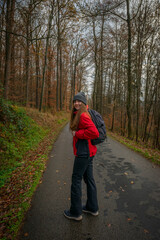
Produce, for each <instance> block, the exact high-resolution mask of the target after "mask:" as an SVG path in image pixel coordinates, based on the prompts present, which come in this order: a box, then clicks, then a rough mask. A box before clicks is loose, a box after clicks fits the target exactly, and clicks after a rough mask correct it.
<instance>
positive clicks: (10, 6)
mask: <svg viewBox="0 0 160 240" xmlns="http://www.w3.org/2000/svg"><path fill="white" fill-rule="evenodd" d="M14 9H15V0H12V1H11V0H7V15H6V46H5V70H4V98H6V99H8V93H9V77H10V58H11V33H10V32H12V28H13V24H14Z"/></svg>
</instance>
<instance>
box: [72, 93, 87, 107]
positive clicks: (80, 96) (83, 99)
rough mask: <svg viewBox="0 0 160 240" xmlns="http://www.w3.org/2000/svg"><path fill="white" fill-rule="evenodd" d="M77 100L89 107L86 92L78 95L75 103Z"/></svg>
mask: <svg viewBox="0 0 160 240" xmlns="http://www.w3.org/2000/svg"><path fill="white" fill-rule="evenodd" d="M76 100H79V101H81V102H83V103H84V104H85V105H87V99H86V97H85V94H84V92H79V93H77V94H76V95H75V96H74V98H73V102H74V101H76Z"/></svg>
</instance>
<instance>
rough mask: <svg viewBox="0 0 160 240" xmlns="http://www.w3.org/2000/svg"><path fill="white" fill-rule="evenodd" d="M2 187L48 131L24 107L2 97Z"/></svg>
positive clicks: (0, 131) (0, 124)
mask: <svg viewBox="0 0 160 240" xmlns="http://www.w3.org/2000/svg"><path fill="white" fill-rule="evenodd" d="M0 106H1V107H0V119H1V121H0V159H1V166H0V187H2V186H3V185H4V184H5V182H6V181H7V180H8V179H9V177H10V175H11V173H12V172H13V171H14V170H15V169H16V167H19V166H21V165H22V164H23V161H22V159H23V157H24V156H25V154H26V153H27V152H28V151H29V150H30V149H35V148H36V147H37V145H38V144H39V142H40V141H41V140H42V139H43V138H44V136H46V134H47V133H48V130H47V129H43V128H42V127H41V126H38V125H37V124H36V123H35V121H33V120H32V119H31V118H30V117H29V116H27V115H26V110H25V109H24V108H22V107H17V106H16V105H13V104H11V103H9V102H6V101H4V100H2V99H1V102H0Z"/></svg>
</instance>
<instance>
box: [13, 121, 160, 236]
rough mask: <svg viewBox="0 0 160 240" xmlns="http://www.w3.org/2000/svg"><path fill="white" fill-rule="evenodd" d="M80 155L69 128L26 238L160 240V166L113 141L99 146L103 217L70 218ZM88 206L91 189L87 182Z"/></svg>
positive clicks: (42, 187) (29, 219) (47, 174)
mask: <svg viewBox="0 0 160 240" xmlns="http://www.w3.org/2000/svg"><path fill="white" fill-rule="evenodd" d="M73 161H74V156H73V153H72V136H71V134H70V132H69V129H68V125H67V126H66V127H65V128H64V130H63V132H62V133H61V135H60V136H59V138H58V140H57V141H56V143H55V144H54V147H53V150H52V152H51V154H50V159H49V161H48V165H47V169H46V171H45V173H44V176H43V181H42V183H41V184H40V185H39V187H38V188H37V191H36V192H35V194H34V197H33V200H32V206H31V208H30V210H29V211H28V213H27V216H26V219H25V221H24V225H23V227H22V230H21V234H20V237H19V238H18V239H21V240H62V239H64V240H100V239H102V240H151V239H152V240H160V168H159V167H157V166H154V165H153V164H152V163H150V162H149V161H148V160H146V159H145V158H143V157H141V156H140V155H138V154H137V153H135V152H133V151H131V150H129V149H127V148H126V147H125V146H123V145H121V144H120V143H118V142H116V141H114V140H112V139H111V138H108V141H107V142H105V143H103V144H101V145H100V146H99V147H98V153H97V155H96V157H95V158H94V176H95V181H96V185H97V191H98V200H99V213H100V214H99V216H98V217H93V216H90V215H87V214H83V219H82V221H81V222H75V221H73V220H68V219H66V218H65V217H64V216H63V211H64V209H68V208H69V206H70V185H71V174H72V167H73ZM82 187H83V194H82V195H83V196H82V200H83V203H85V199H86V189H85V184H84V183H83V184H82Z"/></svg>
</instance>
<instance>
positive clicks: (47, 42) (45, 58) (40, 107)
mask: <svg viewBox="0 0 160 240" xmlns="http://www.w3.org/2000/svg"><path fill="white" fill-rule="evenodd" d="M53 7H54V1H53V2H52V9H51V12H50V14H49V19H48V34H47V39H46V50H45V57H44V66H43V77H42V90H41V97H40V105H39V111H40V112H41V110H42V103H43V92H44V84H45V73H46V67H47V55H48V44H49V37H50V30H51V24H52V18H53Z"/></svg>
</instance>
